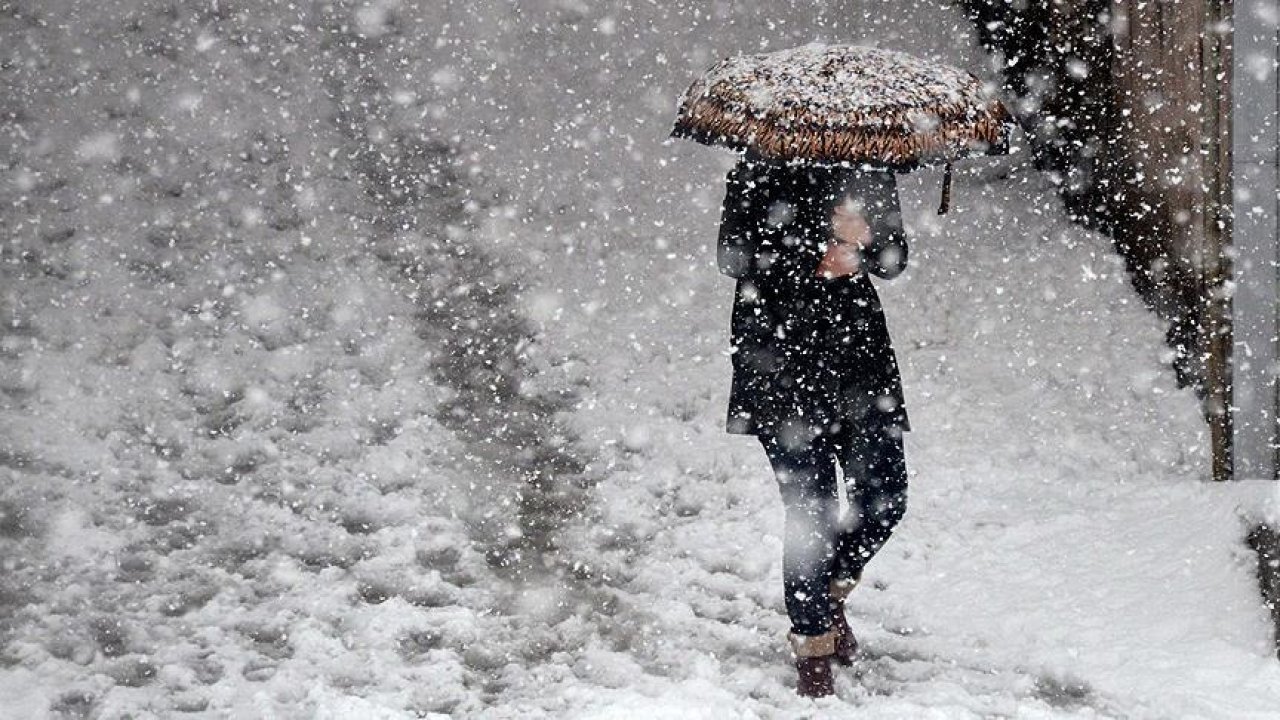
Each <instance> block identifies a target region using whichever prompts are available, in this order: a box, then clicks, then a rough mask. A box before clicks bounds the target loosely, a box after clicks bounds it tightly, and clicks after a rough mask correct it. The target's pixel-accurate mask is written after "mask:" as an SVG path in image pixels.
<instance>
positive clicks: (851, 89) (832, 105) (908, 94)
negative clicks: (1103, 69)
mask: <svg viewBox="0 0 1280 720" xmlns="http://www.w3.org/2000/svg"><path fill="white" fill-rule="evenodd" d="M1012 127H1013V121H1012V118H1011V116H1010V115H1009V111H1008V110H1007V109H1006V108H1005V107H1004V105H1003V104H1002V103H1001V102H1000V101H999V100H998V99H996V98H994V97H991V96H990V94H989V93H987V92H986V90H985V89H984V88H983V86H982V83H981V81H979V80H978V78H976V77H974V76H973V75H972V74H971V73H968V72H966V71H964V70H961V69H959V68H955V67H952V66H950V65H945V64H942V63H936V62H930V61H927V60H922V59H920V58H917V57H914V56H912V55H908V54H906V53H901V52H896V51H893V50H882V49H879V48H870V47H862V46H858V45H821V44H810V45H804V46H802V47H798V48H792V49H789V50H781V51H778V52H772V53H765V54H760V55H739V56H735V57H730V58H726V59H724V60H721V61H720V62H718V63H716V64H715V65H713V66H712V67H711V69H709V70H708V71H707V72H706V74H704V75H703V76H702V77H701V78H699V79H698V80H697V81H695V82H694V83H693V85H691V86H690V87H689V89H688V90H686V91H685V93H684V96H683V97H682V98H681V100H680V111H679V114H678V116H677V117H676V123H675V128H674V129H673V130H672V132H671V134H672V136H674V137H686V138H691V139H693V140H697V141H698V142H702V143H706V144H708V145H723V146H726V147H730V148H734V149H737V150H749V151H753V152H755V153H757V154H759V155H761V156H763V157H765V158H767V159H771V160H777V161H791V160H805V161H812V162H822V163H842V162H848V163H857V164H871V165H875V166H879V167H887V168H890V169H895V170H909V169H912V168H914V167H917V166H919V165H924V164H934V163H947V164H948V168H947V170H948V172H947V180H949V179H950V163H951V162H952V161H954V160H957V159H959V158H963V157H971V156H975V155H998V154H1004V153H1006V152H1008V148H1009V134H1010V131H1011V129H1012ZM948 191H949V182H948V183H947V184H946V185H944V191H943V192H944V200H943V203H944V205H943V208H942V209H941V210H939V212H944V211H945V204H946V195H947V194H948Z"/></svg>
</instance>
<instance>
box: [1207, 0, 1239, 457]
mask: <svg viewBox="0 0 1280 720" xmlns="http://www.w3.org/2000/svg"><path fill="white" fill-rule="evenodd" d="M1231 19H1232V1H1231V0H1204V12H1203V14H1202V15H1201V18H1200V23H1199V24H1200V27H1201V28H1202V31H1201V33H1200V68H1201V71H1200V80H1201V85H1200V87H1201V97H1203V99H1204V100H1203V102H1204V103H1205V107H1204V109H1203V111H1202V112H1201V119H1202V132H1201V142H1200V157H1201V158H1202V159H1203V162H1204V164H1203V166H1202V168H1203V170H1202V177H1203V184H1202V186H1201V190H1202V192H1203V195H1202V198H1203V203H1204V210H1203V212H1202V213H1200V218H1201V221H1202V222H1203V230H1202V237H1203V238H1204V249H1203V252H1202V272H1201V278H1202V285H1201V288H1202V290H1201V298H1202V304H1201V311H1202V320H1201V323H1202V325H1203V327H1204V328H1205V339H1206V345H1207V348H1206V349H1207V352H1208V359H1207V362H1206V366H1205V395H1206V403H1207V410H1208V412H1207V413H1206V416H1207V418H1208V420H1209V437H1210V442H1211V444H1212V448H1211V449H1212V453H1213V479H1214V480H1218V481H1223V480H1230V479H1231V478H1232V476H1233V466H1234V462H1233V452H1232V420H1233V416H1232V407H1233V396H1234V393H1233V391H1232V381H1233V375H1232V367H1231V349H1232V345H1233V338H1234V332H1233V328H1232V324H1231V322H1232V296H1231V293H1230V292H1229V291H1228V288H1230V287H1231V284H1230V281H1231V277H1232V267H1231V257H1230V254H1229V250H1230V247H1231V230H1232V226H1231V208H1232V192H1231V187H1232V184H1231V158H1232V155H1231V141H1232V134H1231V110H1232V95H1231V77H1232V37H1231V32H1230V30H1229V28H1230V22H1231Z"/></svg>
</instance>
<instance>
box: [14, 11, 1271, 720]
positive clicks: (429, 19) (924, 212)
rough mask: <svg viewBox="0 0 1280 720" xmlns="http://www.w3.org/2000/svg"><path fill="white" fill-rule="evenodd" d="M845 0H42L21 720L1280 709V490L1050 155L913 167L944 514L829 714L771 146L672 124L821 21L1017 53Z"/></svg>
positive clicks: (905, 563)
mask: <svg viewBox="0 0 1280 720" xmlns="http://www.w3.org/2000/svg"><path fill="white" fill-rule="evenodd" d="M826 5H828V3H825V2H815V3H803V2H800V3H789V4H788V5H787V7H785V8H774V7H773V6H771V5H770V6H765V5H761V6H760V7H759V8H741V7H737V6H735V7H733V8H728V7H712V8H710V9H707V8H704V7H703V4H701V3H690V4H683V3H635V2H616V3H598V4H591V5H587V4H583V3H575V2H565V1H560V0H546V1H545V2H530V3H519V4H515V3H501V2H441V3H433V4H429V5H427V6H424V7H419V6H418V4H413V3H399V2H395V1H394V0H387V1H385V2H384V1H381V0H379V1H378V2H369V3H362V2H338V3H333V4H332V5H330V6H319V5H317V6H314V7H307V8H303V9H299V8H298V7H294V6H291V5H289V4H288V3H284V2H280V3H274V2H262V3H246V2H219V3H216V4H212V5H209V6H207V7H205V6H201V8H200V9H197V10H190V11H188V10H185V9H184V8H183V7H181V6H174V5H172V4H170V3H166V2H150V1H146V0H127V1H126V0H117V1H112V2H94V3H90V2H87V1H85V0H62V1H59V2H39V3H36V2H26V3H14V4H13V7H12V8H11V9H10V10H7V11H6V13H7V14H6V15H5V16H4V18H3V19H0V23H3V24H2V25H0V33H2V34H3V36H4V38H5V42H4V43H0V45H2V46H3V52H4V53H6V55H5V57H6V58H8V59H9V61H8V62H6V63H4V64H3V65H0V67H3V68H4V70H3V71H4V72H5V73H7V74H6V75H4V76H3V78H4V82H5V83H6V85H5V87H6V88H12V89H13V90H11V91H8V92H4V93H0V109H2V110H3V111H4V112H5V113H6V114H7V115H6V116H8V117H13V118H16V120H15V121H14V122H12V123H10V125H9V126H7V127H6V128H5V129H4V131H5V133H6V137H7V138H8V139H9V140H10V142H7V143H5V144H4V145H0V153H2V154H0V160H3V163H2V164H0V167H2V168H3V170H4V176H3V182H4V186H3V189H2V190H0V192H3V196H0V199H2V200H3V202H4V207H5V210H4V211H3V212H0V227H3V229H4V232H5V238H6V244H5V245H4V248H3V255H2V256H0V259H3V267H2V268H0V279H3V283H4V286H3V288H2V290H0V311H2V312H3V315H4V317H5V331H4V334H3V338H2V342H0V381H2V382H0V388H2V390H3V395H0V402H2V404H0V437H3V438H4V440H3V445H0V472H3V473H4V475H3V476H0V483H2V484H0V566H2V567H3V568H4V574H3V575H0V642H3V646H2V650H0V717H3V718H10V717H12V718H35V717H44V716H54V717H101V718H119V717H170V716H175V715H177V716H190V717H202V716H209V717H226V716H231V717H286V718H291V717H331V718H345V717H362V718H363V717H415V716H424V715H427V716H430V715H432V714H436V715H441V716H443V715H452V716H459V717H510V718H516V717H519V718H526V717H557V718H558V717H598V718H609V717H618V718H622V717H671V718H677V717H678V718H685V717H708V718H738V717H794V716H804V715H815V714H820V715H823V716H848V717H909V718H919V717H940V718H965V717H990V716H1017V717H1136V718H1147V717H1150V718H1163V717H1214V718H1216V717H1222V718H1228V717H1230V718H1235V717H1273V716H1274V713H1273V712H1272V709H1273V708H1276V707H1280V668H1278V667H1277V664H1276V662H1275V660H1274V658H1273V657H1271V655H1270V650H1269V634H1268V633H1269V630H1268V628H1267V626H1266V622H1265V617H1264V612H1263V610H1262V608H1261V606H1260V603H1259V601H1258V599H1257V594H1256V589H1255V585H1254V582H1253V578H1252V563H1253V560H1252V558H1250V557H1249V556H1247V555H1246V554H1245V553H1244V550H1243V545H1242V537H1243V531H1244V526H1243V524H1242V522H1241V519H1240V518H1239V517H1238V515H1237V510H1236V508H1237V507H1252V506H1254V504H1255V503H1256V502H1257V500H1258V498H1259V497H1261V496H1262V495H1263V494H1265V493H1267V492H1270V488H1269V487H1266V486H1263V485H1254V484H1240V485H1232V486H1230V487H1222V486H1213V485H1208V484H1205V483H1203V482H1202V480H1203V478H1204V477H1205V475H1206V474H1207V469H1206V458H1205V455H1204V452H1203V448H1204V446H1205V439H1204V437H1203V433H1204V429H1203V425H1202V424H1201V423H1200V422H1199V420H1198V418H1197V412H1196V406H1195V400H1194V398H1193V397H1192V396H1191V394H1190V392H1189V391H1185V390H1178V389H1176V388H1175V387H1174V386H1173V381H1172V373H1171V371H1170V370H1168V368H1167V367H1166V363H1167V359H1168V358H1167V357H1166V355H1165V353H1164V350H1163V346H1162V343H1161V331H1160V326H1159V323H1158V321H1156V319H1155V318H1154V317H1153V316H1151V315H1150V314H1149V313H1147V312H1146V311H1145V310H1144V309H1143V308H1141V307H1140V305H1139V303H1138V301H1137V300H1136V299H1135V297H1134V296H1133V294H1132V292H1131V291H1130V290H1129V288H1128V286H1127V284H1126V281H1125V279H1124V277H1123V274H1122V270H1121V268H1120V266H1119V264H1118V261H1117V260H1116V258H1115V257H1114V255H1113V254H1112V253H1111V252H1110V250H1109V248H1108V246H1107V242H1106V240H1105V239H1104V238H1102V237H1100V236H1098V235H1096V234H1093V233H1088V232H1084V231H1082V230H1080V229H1078V228H1074V227H1071V226H1070V225H1069V224H1068V223H1067V222H1066V220H1065V219H1064V217H1063V213H1062V212H1061V209H1060V207H1059V205H1058V203H1057V201H1056V199H1055V198H1054V197H1053V193H1052V189H1051V185H1050V183H1049V181H1048V178H1046V177H1044V176H1042V175H1040V174H1038V173H1036V172H1035V171H1033V170H1032V169H1030V168H1029V167H1027V166H1026V165H1025V164H1024V163H1023V161H1022V160H1021V159H1016V158H1015V159H1009V160H1004V161H1001V162H991V163H981V162H975V163H972V164H970V165H969V166H968V167H982V168H983V169H982V170H981V171H979V172H961V173H960V174H959V176H958V178H957V184H956V189H955V196H954V198H953V209H952V211H951V214H949V215H946V216H943V217H937V216H936V215H933V214H932V213H933V208H934V207H935V204H934V203H935V202H936V198H937V195H936V193H937V192H938V179H939V177H938V175H939V173H936V172H925V173H921V174H920V175H915V176H908V177H903V178H901V187H902V193H903V205H904V208H905V209H907V218H906V220H907V228H908V232H909V233H910V237H911V239H912V242H913V248H912V260H911V263H912V265H911V268H910V269H909V271H908V272H907V273H906V274H905V275H903V276H902V277H900V278H898V279H896V280H895V281H893V282H889V283H881V285H880V287H881V289H882V294H883V296H884V298H885V301H886V310H887V314H888V317H889V322H890V327H891V330H892V331H893V333H894V337H895V339H896V342H897V347H898V350H899V357H900V360H901V361H902V365H903V373H904V380H905V383H906V392H907V401H908V406H909V410H910V411H911V413H912V420H913V426H914V427H915V428H916V430H915V431H914V432H913V433H911V434H909V435H908V441H907V443H908V445H907V452H908V464H909V467H910V470H911V472H912V487H911V496H910V507H909V511H908V515H907V519H906V520H905V521H904V523H903V525H902V526H901V528H900V530H899V533H898V535H897V537H895V538H894V540H892V541H891V543H890V545H889V546H888V547H887V549H886V550H885V552H884V554H883V555H882V556H881V557H880V558H878V559H877V560H876V561H875V562H874V563H873V564H872V566H871V567H870V569H869V571H868V581H867V583H866V586H865V587H863V588H861V589H860V590H859V591H858V592H857V593H856V594H855V595H854V598H853V600H852V603H853V609H854V616H855V617H854V618H853V622H854V626H855V629H857V630H858V631H859V633H860V636H861V638H862V640H863V643H864V645H865V647H866V650H867V659H866V662H865V663H864V664H863V667H862V668H861V671H860V674H859V675H856V676H855V675H852V674H846V675H845V676H844V677H843V678H842V679H841V681H840V683H839V687H838V689H839V697H838V698H836V699H830V700H824V701H821V702H819V703H816V704H815V703H812V702H810V701H804V700H800V699H798V698H796V697H795V696H794V695H793V694H792V692H791V690H790V683H791V682H792V674H791V670H790V669H789V667H788V662H787V656H786V652H785V645H784V641H783V634H784V633H785V630H786V624H787V623H786V620H785V617H784V613H783V610H782V602H781V596H780V592H781V589H780V586H781V582H780V555H781V546H780V538H779V537H778V532H779V529H780V527H779V525H780V521H781V508H780V506H779V503H778V500H777V496H776V491H775V489H774V486H773V481H772V478H771V477H770V475H769V473H768V469H767V464H766V463H765V461H764V457H763V454H762V452H761V451H760V450H759V448H758V446H757V445H756V444H755V443H754V442H753V441H751V440H750V439H747V438H741V437H733V436H728V435H725V434H724V433H723V430H722V420H723V413H724V405H725V398H726V395H727V388H728V361H727V356H726V349H727V348H726V342H727V326H728V307H727V302H728V301H729V299H730V296H731V283H730V281H728V280H727V279H725V278H722V277H720V276H718V275H717V274H716V273H715V271H714V261H713V248H712V241H713V239H714V232H715V222H716V220H717V219H718V217H717V216H718V203H719V199H720V195H721V192H722V185H721V182H722V177H723V172H724V170H725V169H726V168H727V167H728V165H729V163H730V162H731V159H730V157H729V156H728V155H727V154H725V153H723V152H719V151H713V150H709V149H706V148H701V147H696V146H692V145H689V144H674V145H673V144H664V143H663V138H664V136H665V132H666V129H667V127H668V124H667V123H668V122H669V119H670V113H671V112H672V110H673V106H674V100H675V98H676V96H677V95H678V93H679V91H680V90H682V89H683V86H684V85H685V84H686V83H687V82H688V80H689V79H690V78H691V77H692V75H693V73H695V72H698V71H700V70H701V69H703V68H704V67H706V66H707V65H709V64H710V62H712V61H713V60H715V59H716V58H718V57H720V56H721V55H724V54H727V53H730V52H736V51H745V50H753V51H754V50H757V49H759V48H772V47H782V46H785V45H790V44H797V43H800V42H805V41H809V40H812V39H815V38H819V39H827V40H832V39H853V40H857V41H860V42H867V43H876V44H880V45H882V46H885V47H894V48H900V49H905V50H908V51H911V52H916V53H920V54H925V55H932V56H938V57H941V58H943V59H947V60H950V61H952V62H957V63H961V64H963V65H965V66H966V67H969V68H971V69H974V70H975V71H980V70H981V69H982V68H983V67H985V62H986V61H985V60H984V59H983V58H982V57H981V55H980V54H979V53H978V52H977V51H976V50H975V49H974V48H973V46H972V41H971V36H970V34H969V32H968V30H967V28H966V26H965V24H964V21H963V19H962V18H960V17H959V15H958V13H957V12H956V11H954V10H953V9H949V8H946V7H942V6H934V5H930V4H926V3H923V2H921V3H917V4H916V6H915V8H914V9H915V10H916V11H917V13H916V14H915V15H914V17H913V16H911V15H909V14H907V13H904V12H901V4H900V3H894V2H887V1H886V2H881V1H878V0H864V1H862V2H858V3H850V4H847V6H842V8H841V9H840V12H835V11H832V10H830V9H828V8H825V6H826ZM922 13H926V14H927V15H922ZM921 17H928V18H929V20H928V21H927V22H922V21H921V20H920V18H921ZM10 39H13V40H14V41H13V42H9V40H10Z"/></svg>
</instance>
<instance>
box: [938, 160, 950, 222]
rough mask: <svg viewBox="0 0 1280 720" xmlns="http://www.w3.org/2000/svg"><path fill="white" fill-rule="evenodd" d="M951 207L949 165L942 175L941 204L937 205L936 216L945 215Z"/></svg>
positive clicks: (948, 164)
mask: <svg viewBox="0 0 1280 720" xmlns="http://www.w3.org/2000/svg"><path fill="white" fill-rule="evenodd" d="M950 206H951V163H947V169H946V170H945V171H944V172H943V174H942V202H941V203H939V204H938V214H939V215H945V214H946V213H947V208H948V207H950Z"/></svg>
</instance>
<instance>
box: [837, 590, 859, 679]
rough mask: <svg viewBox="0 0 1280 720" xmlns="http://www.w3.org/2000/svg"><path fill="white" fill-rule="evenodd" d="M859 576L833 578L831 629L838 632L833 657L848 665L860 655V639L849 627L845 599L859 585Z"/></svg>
mask: <svg viewBox="0 0 1280 720" xmlns="http://www.w3.org/2000/svg"><path fill="white" fill-rule="evenodd" d="M858 580H859V578H851V579H842V580H832V581H831V586H830V595H831V630H832V632H834V633H836V648H835V653H834V655H833V656H832V657H833V659H834V660H835V661H836V662H838V663H840V664H841V665H844V666H845V667H848V666H850V665H852V664H853V661H854V660H855V659H856V658H857V656H858V639H857V638H856V637H854V636H853V628H851V627H849V619H848V618H846V617H845V615H844V601H845V598H847V597H849V593H851V592H853V588H854V587H856V586H857V585H858Z"/></svg>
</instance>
